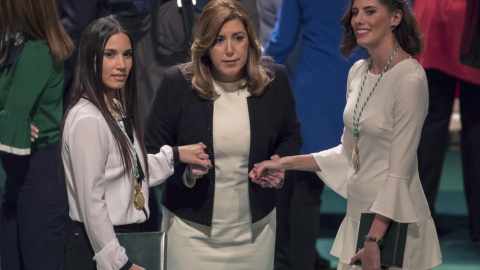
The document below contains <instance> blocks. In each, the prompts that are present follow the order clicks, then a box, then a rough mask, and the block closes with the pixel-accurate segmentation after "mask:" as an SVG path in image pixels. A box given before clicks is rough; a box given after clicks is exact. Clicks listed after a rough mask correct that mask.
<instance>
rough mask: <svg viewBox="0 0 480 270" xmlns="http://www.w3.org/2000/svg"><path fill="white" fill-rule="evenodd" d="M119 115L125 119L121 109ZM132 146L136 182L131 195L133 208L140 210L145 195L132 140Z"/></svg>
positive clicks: (143, 204)
mask: <svg viewBox="0 0 480 270" xmlns="http://www.w3.org/2000/svg"><path fill="white" fill-rule="evenodd" d="M108 110H109V111H110V113H111V114H112V116H113V119H115V122H117V124H118V125H119V126H120V129H121V130H122V131H123V133H125V135H127V136H128V134H127V130H126V129H125V127H124V126H123V125H122V123H120V121H119V120H118V119H117V117H116V116H115V114H114V113H113V112H112V110H110V108H108ZM119 111H120V110H119ZM120 115H121V116H122V119H125V115H124V114H123V112H122V111H120ZM132 148H133V154H134V159H135V182H136V184H135V188H134V190H135V194H134V195H133V206H134V207H135V209H137V210H139V211H142V210H143V208H144V207H145V197H144V196H143V193H142V180H140V179H139V177H140V174H139V169H138V156H137V150H135V146H134V145H133V142H132Z"/></svg>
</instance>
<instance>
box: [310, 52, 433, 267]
mask: <svg viewBox="0 0 480 270" xmlns="http://www.w3.org/2000/svg"><path fill="white" fill-rule="evenodd" d="M367 68H368V62H367V61H365V60H360V61H357V62H356V63H355V64H354V65H353V67H352V68H351V69H350V72H349V75H348V81H347V105H346V107H345V111H344V114H343V121H344V124H345V129H344V132H343V136H342V140H341V142H342V143H341V144H340V145H339V146H337V147H335V148H332V149H329V150H326V151H322V152H319V153H315V154H313V156H314V158H315V160H316V161H317V164H318V166H319V167H320V169H321V171H320V172H317V174H318V175H319V176H320V177H321V178H322V180H323V181H324V182H325V183H326V184H327V185H328V186H329V187H331V188H332V189H333V190H334V191H336V192H337V193H339V194H340V195H341V196H343V197H344V198H346V199H347V215H346V217H345V219H344V220H343V222H342V224H341V226H340V228H339V230H338V233H337V237H336V239H335V242H334V245H333V247H332V254H333V255H334V256H336V257H339V258H340V262H342V263H346V264H348V263H349V262H350V258H351V257H352V256H353V255H354V254H355V253H356V251H355V246H356V242H357V233H358V225H359V219H360V214H361V213H363V212H374V213H379V214H381V215H383V216H386V217H388V218H390V219H392V220H395V221H397V222H406V223H410V225H409V227H408V236H407V243H406V250H405V257H404V263H403V267H404V269H427V268H432V267H433V266H436V265H438V264H440V263H441V254H440V246H439V243H438V238H437V234H436V230H435V225H434V223H433V220H432V218H431V216H430V211H429V209H428V204H427V201H426V199H425V195H424V193H423V189H422V186H421V183H420V178H419V176H418V169H417V147H418V143H419V140H420V134H421V130H422V126H423V122H424V119H425V116H426V114H427V111H428V86H427V79H426V75H425V72H424V70H423V68H422V67H421V66H420V65H419V64H418V62H417V61H416V60H414V59H406V60H403V61H401V62H400V63H398V64H397V65H395V66H394V67H393V68H392V69H391V70H389V71H387V72H386V73H385V74H384V75H383V78H382V79H381V80H380V82H379V84H378V86H377V88H376V89H375V91H374V92H373V94H372V96H371V97H370V99H369V101H368V102H367V105H366V107H365V109H364V111H363V113H362V117H361V119H360V123H359V127H358V131H359V134H360V137H359V142H358V146H359V150H360V151H359V152H360V170H359V171H356V170H355V169H354V168H353V165H352V156H353V149H354V143H355V142H354V136H353V112H354V108H355V103H356V102H357V98H358V97H359V95H358V93H359V91H360V86H361V83H362V80H363V78H364V76H365V71H366V70H367ZM379 77H380V75H374V74H371V73H368V74H367V79H366V82H365V86H364V89H363V92H362V95H361V97H360V100H359V105H358V106H359V107H358V108H357V115H358V113H359V111H360V110H361V107H362V105H363V104H364V102H365V101H366V99H367V96H369V93H370V91H371V89H372V88H373V86H374V84H375V83H376V82H377V80H378V78H379Z"/></svg>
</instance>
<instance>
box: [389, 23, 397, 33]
mask: <svg viewBox="0 0 480 270" xmlns="http://www.w3.org/2000/svg"><path fill="white" fill-rule="evenodd" d="M390 30H392V33H394V32H395V31H396V30H397V26H396V25H390Z"/></svg>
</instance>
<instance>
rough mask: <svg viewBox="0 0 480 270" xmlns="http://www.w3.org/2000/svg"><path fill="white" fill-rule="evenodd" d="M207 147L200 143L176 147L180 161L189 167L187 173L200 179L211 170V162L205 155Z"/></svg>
mask: <svg viewBox="0 0 480 270" xmlns="http://www.w3.org/2000/svg"><path fill="white" fill-rule="evenodd" d="M206 148H207V146H206V145H205V144H203V143H202V142H199V143H196V144H190V145H184V146H179V147H178V152H179V156H180V161H181V162H184V163H187V164H188V165H189V168H188V170H189V172H190V173H191V174H193V175H195V176H196V178H200V177H202V176H204V175H205V174H207V173H208V170H209V169H211V168H212V161H211V160H210V159H209V156H208V154H206V153H205V149H206Z"/></svg>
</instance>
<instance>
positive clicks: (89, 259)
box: [65, 220, 147, 270]
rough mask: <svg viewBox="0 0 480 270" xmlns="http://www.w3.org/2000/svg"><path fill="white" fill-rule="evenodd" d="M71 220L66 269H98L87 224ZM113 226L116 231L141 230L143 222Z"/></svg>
mask: <svg viewBox="0 0 480 270" xmlns="http://www.w3.org/2000/svg"><path fill="white" fill-rule="evenodd" d="M70 222H71V228H70V229H69V232H68V234H67V235H68V241H67V247H66V252H65V270H96V269H97V264H96V262H95V261H94V260H93V257H94V256H95V252H94V251H93V248H92V245H91V244H90V240H89V239H88V235H87V231H86V230H85V225H83V223H81V222H77V221H71V220H70ZM113 228H114V230H115V232H116V233H132V232H140V231H142V224H129V225H120V226H114V227H113ZM146 248H147V247H146ZM122 269H123V268H122Z"/></svg>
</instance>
